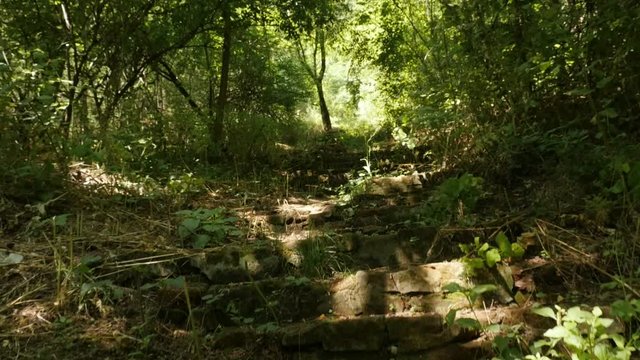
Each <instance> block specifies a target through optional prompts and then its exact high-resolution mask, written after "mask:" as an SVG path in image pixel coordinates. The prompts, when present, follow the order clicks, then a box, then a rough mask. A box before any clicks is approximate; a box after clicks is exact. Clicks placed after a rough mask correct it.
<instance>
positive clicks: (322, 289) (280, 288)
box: [163, 262, 473, 330]
mask: <svg viewBox="0 0 640 360" xmlns="http://www.w3.org/2000/svg"><path fill="white" fill-rule="evenodd" d="M452 282H455V283H457V284H459V285H461V286H463V287H470V286H472V285H473V282H472V281H471V280H469V279H467V277H466V275H465V269H464V266H463V264H461V263H458V262H442V263H432V264H427V265H421V266H413V267H411V268H410V269H406V270H400V271H391V270H389V269H387V268H381V269H375V270H368V271H358V272H356V273H355V274H352V275H346V276H343V277H342V278H337V279H334V280H311V279H308V278H304V277H301V278H295V277H291V276H289V277H284V278H273V279H263V280H254V281H249V282H242V283H231V284H214V285H210V284H207V283H206V282H205V283H198V284H190V285H189V287H190V288H192V289H193V290H192V291H191V294H192V297H191V303H193V304H195V305H196V306H197V308H198V309H197V311H198V314H199V316H202V318H203V319H206V320H207V322H206V323H203V326H204V327H205V328H207V329H209V330H211V329H215V328H216V327H217V326H219V325H225V326H233V325H239V324H242V323H243V322H245V321H249V322H250V323H251V324H265V323H269V322H298V321H305V320H310V319H314V318H317V317H327V316H329V317H353V316H362V315H393V314H426V313H429V314H435V315H438V316H446V314H447V313H448V312H449V311H450V310H451V309H453V308H463V307H465V306H468V305H469V304H468V303H467V300H466V299H465V298H464V297H463V296H462V295H461V294H443V287H444V286H445V285H446V284H449V283H452ZM172 292H173V293H172ZM163 298H165V299H175V300H174V301H173V302H172V304H174V305H175V301H177V302H179V303H180V302H182V303H186V299H184V293H183V289H181V288H165V289H163ZM174 305H172V307H175V308H184V307H183V306H180V305H175V306H174ZM183 315H184V316H187V314H186V313H185V314H183ZM178 316H179V315H178ZM234 317H235V319H233V318H234ZM185 320H186V319H185ZM178 322H180V321H178Z"/></svg>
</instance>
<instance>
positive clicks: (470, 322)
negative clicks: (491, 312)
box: [455, 318, 482, 330]
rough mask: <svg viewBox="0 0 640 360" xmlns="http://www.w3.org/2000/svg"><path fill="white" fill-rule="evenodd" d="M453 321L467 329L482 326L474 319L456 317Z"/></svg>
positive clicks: (475, 328) (476, 328)
mask: <svg viewBox="0 0 640 360" xmlns="http://www.w3.org/2000/svg"><path fill="white" fill-rule="evenodd" d="M455 323H456V325H458V326H460V327H461V328H464V329H469V330H480V329H481V328H482V326H481V325H480V322H479V321H478V320H476V319H470V318H462V319H457V320H456V322H455Z"/></svg>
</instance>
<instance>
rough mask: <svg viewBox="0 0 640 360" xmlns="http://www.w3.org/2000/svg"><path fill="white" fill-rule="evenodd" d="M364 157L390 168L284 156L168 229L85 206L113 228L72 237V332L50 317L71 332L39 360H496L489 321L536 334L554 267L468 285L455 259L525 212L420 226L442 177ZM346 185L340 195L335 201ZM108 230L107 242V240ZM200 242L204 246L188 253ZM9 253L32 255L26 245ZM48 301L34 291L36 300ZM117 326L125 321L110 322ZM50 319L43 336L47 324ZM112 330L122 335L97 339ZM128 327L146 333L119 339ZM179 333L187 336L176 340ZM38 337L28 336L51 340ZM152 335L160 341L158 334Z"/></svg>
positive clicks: (332, 154)
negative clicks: (260, 181) (75, 289)
mask: <svg viewBox="0 0 640 360" xmlns="http://www.w3.org/2000/svg"><path fill="white" fill-rule="evenodd" d="M368 155H369V157H368V158H367V160H369V161H376V162H377V164H381V165H384V166H385V167H386V168H385V172H384V173H381V174H378V173H370V172H367V171H364V172H362V171H361V172H360V175H357V172H354V171H353V170H352V169H354V168H355V169H357V168H358V167H359V166H362V164H367V162H365V161H363V159H365V158H366V156H367V154H362V153H350V152H348V151H345V150H344V149H340V148H338V149H336V148H334V147H332V146H331V145H328V146H327V145H325V148H321V149H319V151H318V152H316V153H313V152H312V153H311V155H309V154H307V159H312V160H307V161H304V162H302V163H300V162H299V157H298V156H292V157H291V159H293V160H292V161H291V163H292V164H293V165H292V167H290V168H289V169H287V170H286V171H283V172H282V173H281V177H282V178H283V179H284V181H283V182H282V183H280V184H279V185H276V186H273V187H271V188H266V187H265V188H258V189H251V190H250V189H248V188H245V189H244V190H241V189H240V188H239V187H237V186H236V187H234V186H233V185H231V186H220V187H219V188H218V189H217V190H216V191H215V192H212V191H210V192H209V193H208V194H207V195H203V196H199V197H198V198H196V199H194V200H193V201H191V203H190V205H189V206H188V209H189V210H184V209H183V210H182V211H180V212H178V213H177V214H181V215H180V216H181V217H180V216H178V218H177V219H176V217H175V215H172V214H168V213H166V211H167V210H166V209H162V207H161V205H160V204H156V207H155V208H154V210H153V211H152V210H151V208H149V206H148V205H143V206H142V208H138V209H137V210H136V208H133V209H132V208H128V209H121V210H119V212H116V211H114V210H113V209H111V210H109V211H110V213H112V214H114V213H117V214H118V215H109V214H106V213H105V214H106V215H108V216H107V217H106V218H105V217H102V215H100V211H99V210H97V208H94V210H90V211H88V212H89V213H92V214H91V215H88V214H87V215H85V216H86V220H84V221H85V223H86V225H87V228H91V225H89V224H91V223H92V222H93V223H94V225H95V224H96V222H99V221H100V219H103V221H104V222H105V223H104V225H105V227H106V229H105V231H103V232H102V233H97V235H95V237H96V238H95V239H92V241H91V242H88V241H86V240H87V238H86V237H83V236H70V237H68V238H67V239H68V241H73V242H75V247H76V249H75V251H76V252H77V253H78V255H77V256H78V257H80V260H79V261H80V263H81V264H82V266H83V267H82V269H84V270H82V271H83V273H82V274H80V275H81V276H82V277H83V279H82V280H80V281H84V283H83V284H82V286H81V293H80V294H79V295H80V299H79V303H77V305H79V309H81V310H80V311H79V312H78V313H77V318H74V319H69V320H68V321H69V324H66V325H65V324H62V325H60V324H58V322H59V320H55V318H52V316H54V315H52V313H50V314H49V316H48V318H49V319H51V320H46V321H47V323H48V324H51V321H52V320H55V324H56V325H55V326H58V327H59V326H62V327H63V328H65V329H68V330H69V331H67V332H61V333H56V334H57V335H56V337H55V341H50V342H49V343H48V345H43V346H45V347H43V348H42V349H39V350H37V349H36V352H35V353H37V354H40V355H42V354H48V353H49V351H52V350H51V349H50V348H49V349H47V347H46V346H54V347H55V346H56V344H67V346H68V349H64V350H63V351H62V352H60V351H58V350H55V351H58V352H57V354H59V355H60V356H61V357H62V358H65V357H64V356H69V355H72V356H73V358H83V357H82V355H81V354H80V353H79V351H80V349H81V348H83V349H84V350H83V351H85V354H91V355H87V356H88V357H87V358H89V357H95V356H101V357H104V356H107V357H109V356H111V357H112V358H119V356H123V354H126V355H128V356H131V354H134V355H135V354H138V353H140V352H141V353H142V355H135V356H143V357H148V356H153V357H154V358H173V359H191V358H196V357H201V358H207V359H362V358H367V359H445V358H446V359H458V358H459V359H463V358H464V359H469V358H483V357H484V356H487V354H489V351H490V350H491V341H492V338H491V335H490V334H489V333H487V332H486V331H484V330H483V329H486V327H488V326H490V325H497V324H502V325H507V326H508V325H517V326H524V324H525V323H527V322H528V323H529V324H533V327H530V328H529V329H530V331H531V334H536V331H537V330H536V329H535V326H537V325H536V324H538V323H539V321H540V320H539V319H535V318H534V317H533V316H532V315H529V314H528V313H527V311H526V310H525V309H527V308H528V306H529V304H530V301H531V296H532V295H531V293H532V291H533V290H534V289H536V283H537V282H538V280H540V279H545V280H546V281H549V283H550V284H551V285H554V282H555V281H554V280H553V279H556V280H557V282H559V281H560V280H559V279H560V278H559V277H558V276H557V275H554V273H555V271H556V269H557V266H558V264H557V263H556V264H551V262H549V261H545V260H543V259H541V258H540V257H537V256H525V257H524V259H523V260H521V261H518V262H513V263H512V264H511V265H512V266H503V267H502V268H500V271H499V272H498V271H489V269H478V270H477V272H476V273H475V274H474V276H469V269H468V267H467V266H466V265H465V264H464V263H463V262H460V261H459V260H460V259H461V258H462V257H463V256H464V255H465V254H464V253H463V252H461V251H460V249H459V246H458V244H468V243H473V241H474V240H473V239H474V237H479V236H482V237H484V238H492V237H494V236H495V235H496V234H497V233H498V232H499V231H503V232H507V233H508V234H509V236H510V237H511V238H513V239H515V238H518V237H521V236H522V235H523V233H524V228H523V225H522V223H521V222H520V220H521V217H518V216H516V215H511V217H509V215H506V217H505V216H502V217H498V220H495V217H494V216H493V215H492V216H490V217H488V219H492V220H487V221H479V222H477V223H476V224H475V225H474V226H470V227H467V228H465V227H452V228H447V227H438V226H435V225H434V224H431V223H429V219H425V210H424V206H425V204H427V203H429V202H432V201H435V200H434V197H433V196H434V195H433V194H434V191H436V190H435V188H434V185H433V183H434V181H433V180H432V179H433V178H434V177H435V176H437V175H433V174H429V173H428V167H427V166H426V165H424V164H420V163H417V162H415V159H416V158H415V156H413V155H411V154H409V155H408V154H406V153H404V154H403V153H402V152H393V151H378V152H371V153H369V154H368ZM408 157H409V159H408V160H411V161H413V162H410V161H406V160H407V158H408ZM405 161H406V162H405ZM381 167H382V166H380V168H381ZM365 170H366V169H365ZM282 174H283V175H282ZM236 185H238V184H236ZM346 186H350V188H349V191H346V192H345V191H340V189H344V188H345V187H346ZM436 192H437V191H436ZM135 206H137V205H134V207H135ZM144 209H146V210H144ZM492 211H497V210H496V209H493V210H492ZM145 212H146V214H145ZM167 219H171V220H169V222H167ZM195 219H198V220H197V221H196V220H195ZM113 226H116V229H115V233H109V232H110V231H113V230H114V228H113ZM141 228H143V229H144V230H143V231H140V230H141ZM174 229H177V234H176V231H175V230H174ZM187 230H188V231H187ZM237 230H241V231H239V232H238V231H237ZM118 233H120V235H117V234H118ZM216 234H218V235H220V234H222V236H217V235H216ZM205 235H206V236H205ZM214 235H216V236H217V237H215V238H214ZM524 235H525V236H526V233H525V234H524ZM202 239H205V242H204V243H203V244H202V246H203V247H204V248H201V249H200V248H197V247H199V246H196V248H194V246H195V245H194V244H195V243H196V242H197V241H201V240H202ZM15 246H16V247H15V249H16V250H17V251H22V252H23V253H24V252H28V251H27V250H26V248H27V247H26V244H22V245H21V244H18V245H15ZM31 246H32V247H33V246H34V244H31ZM38 246H40V245H38ZM36 247H37V246H36ZM529 253H531V254H533V253H534V252H528V254H529ZM33 261H36V263H38V262H39V261H40V262H41V260H38V258H33V257H32V258H28V259H26V260H25V263H27V262H29V264H23V268H21V270H18V269H12V271H13V277H11V276H9V278H10V279H13V281H16V280H17V276H18V274H20V273H21V271H22V273H23V274H24V273H26V272H25V268H27V269H28V268H29V267H30V266H31V267H32V270H31V271H33V267H34V266H36V264H34V263H33ZM51 265H53V264H51ZM38 266H39V265H38ZM78 269H79V268H76V269H75V270H74V271H76V272H77V271H78ZM531 269H534V270H533V271H532V270H531ZM51 270H53V269H51ZM27 272H28V270H27ZM52 274H53V273H52ZM504 274H507V275H508V279H509V281H510V282H511V283H510V284H509V285H505V284H504V279H505V278H506V276H505V275H504ZM76 275H77V274H76ZM76 275H74V276H76ZM534 278H535V279H534ZM72 280H73V279H71V278H69V281H72ZM74 281H78V280H74ZM451 283H456V284H458V285H459V286H460V289H465V290H466V291H469V290H470V289H473V288H474V286H476V285H481V284H486V283H491V284H498V286H497V287H496V288H497V291H495V293H492V294H484V296H483V297H482V298H479V299H474V300H473V301H471V300H469V298H468V297H465V296H464V295H463V293H464V292H462V293H460V292H453V293H452V292H450V291H446V288H447V286H450V285H449V284H451ZM536 290H538V291H540V290H541V287H538V288H537V289H536ZM52 291H54V289H53V288H51V287H48V288H45V289H40V290H39V292H40V294H41V296H45V294H46V293H47V292H49V293H50V292H52ZM552 291H553V290H550V291H549V292H552ZM516 293H518V294H519V295H517V296H516ZM471 305H473V306H471ZM452 310H455V311H456V312H454V313H452ZM25 311H26V312H27V314H26V315H25ZM28 311H36V310H33V309H30V310H29V307H28V306H25V307H23V310H22V311H21V312H18V313H16V314H15V315H14V317H15V319H16V321H18V322H23V323H24V322H27V320H28V318H29V316H30V315H28ZM38 311H42V312H46V311H50V310H47V309H41V310H38ZM36 313H37V311H36ZM38 314H39V313H38ZM39 316H43V315H39ZM448 316H453V317H452V318H450V319H449V321H452V320H453V319H454V318H457V319H473V320H474V321H476V322H477V324H478V326H479V327H478V328H476V329H470V328H468V327H464V326H460V325H457V324H446V320H445V319H446V318H447V317H448ZM525 318H526V319H525ZM117 319H124V321H125V322H124V323H119V325H117V326H116V323H117V322H118V321H120V320H117ZM463 321H464V320H463ZM47 323H41V324H40V327H42V329H47V328H49V327H48V326H46V324H47ZM91 324H94V325H91ZM95 324H101V325H100V326H101V327H102V328H100V329H98V328H96V329H93V330H91V331H94V334H93V335H91V336H89V337H88V336H87V332H88V331H90V329H91V328H92V327H100V326H98V325H95ZM518 324H520V325H518ZM36 328H38V327H36ZM72 328H73V329H74V330H73V331H71V329H72ZM112 328H117V329H118V330H117V334H120V335H113V334H112V335H108V334H107V333H105V331H107V332H108V330H109V329H112ZM154 328H155V330H152V329H154ZM34 329H35V328H34ZM132 329H137V330H136V331H138V332H139V333H140V335H139V336H140V337H139V338H138V337H136V336H131V335H126V336H125V335H124V334H127V333H131V331H132ZM158 329H163V330H162V331H159V330H158ZM181 329H188V330H189V331H190V334H191V335H188V336H187V335H186V334H185V335H184V336H180V335H179V334H181V333H182V332H183V331H184V330H181ZM32 331H34V333H33V334H32V336H34V337H35V338H36V339H37V338H39V336H44V335H41V333H39V332H38V331H37V330H32ZM109 331H116V330H109ZM45 333H46V331H45ZM144 334H147V335H144ZM159 334H163V335H160V337H159V339H162V341H160V342H158V341H156V340H154V338H155V337H156V336H158V335H159ZM198 334H200V335H198ZM145 336H146V337H145ZM147 337H148V338H147ZM145 339H146V340H145ZM140 341H147V342H149V343H148V344H144V343H140ZM143 345H144V346H143ZM196 346H197V347H199V349H200V350H198V351H196V350H195V348H194V347H196ZM185 347H186V348H185ZM140 348H141V350H139V349H140ZM6 349H7V348H5V350H6ZM136 349H138V350H136ZM105 354H107V355H105ZM135 356H134V357H135ZM35 358H37V356H36V357H35Z"/></svg>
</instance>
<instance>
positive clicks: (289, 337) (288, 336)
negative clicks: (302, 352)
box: [282, 321, 326, 347]
mask: <svg viewBox="0 0 640 360" xmlns="http://www.w3.org/2000/svg"><path fill="white" fill-rule="evenodd" d="M325 325H326V323H324V322H322V321H312V322H307V323H300V324H296V325H293V326H290V327H288V328H285V329H284V330H283V333H282V346H285V347H306V346H311V345H319V344H321V343H322V338H323V336H324V331H325Z"/></svg>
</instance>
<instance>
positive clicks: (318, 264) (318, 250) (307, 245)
mask: <svg viewBox="0 0 640 360" xmlns="http://www.w3.org/2000/svg"><path fill="white" fill-rule="evenodd" d="M298 252H299V253H300V255H301V256H302V261H301V263H300V270H301V272H302V274H304V275H306V276H309V277H316V276H318V277H322V278H324V277H329V276H331V275H333V274H335V273H339V272H344V271H346V269H347V267H346V261H347V259H346V258H345V257H344V256H342V255H341V254H340V253H339V252H338V246H337V243H336V240H335V239H334V238H333V237H331V236H330V235H328V234H324V235H322V236H320V237H317V238H309V239H307V240H306V241H304V242H303V243H301V244H300V246H299V247H298Z"/></svg>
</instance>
